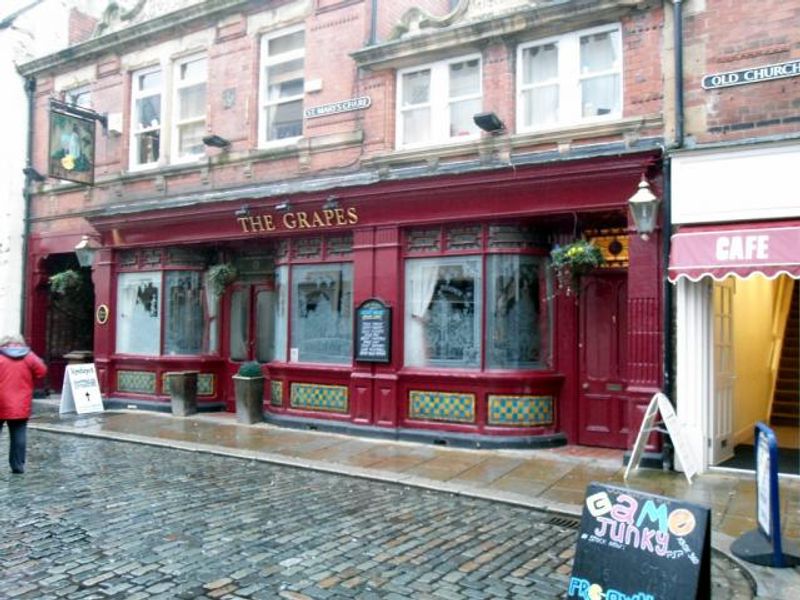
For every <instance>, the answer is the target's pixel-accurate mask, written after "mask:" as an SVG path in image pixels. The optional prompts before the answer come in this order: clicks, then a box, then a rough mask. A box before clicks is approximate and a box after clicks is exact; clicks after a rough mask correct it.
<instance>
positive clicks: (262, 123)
mask: <svg viewBox="0 0 800 600" xmlns="http://www.w3.org/2000/svg"><path fill="white" fill-rule="evenodd" d="M298 31H303V32H305V26H303V25H297V26H295V27H289V28H287V29H281V30H279V31H274V32H272V33H269V34H265V35H263V36H261V48H260V50H259V51H260V55H259V56H260V58H259V65H258V90H259V91H258V98H259V101H258V146H259V148H266V147H271V146H285V145H287V144H292V143H294V142H296V141H297V140H299V139H300V138H302V137H303V135H302V133H301V134H300V135H298V136H294V137H290V138H281V139H278V140H269V139H267V108H268V107H270V106H277V105H279V104H286V103H288V102H296V101H297V100H303V101H305V81H306V79H305V57H306V42H305V40H304V42H303V47H302V48H301V49H299V50H293V51H291V52H284V53H283V54H280V55H279V56H278V57H270V56H269V54H268V51H269V41H270V40H273V39H275V38H279V37H284V36H286V35H291V34H293V33H297V32H298ZM298 58H302V59H303V92H302V93H300V94H296V95H294V96H288V97H286V98H281V99H279V100H269V99H268V97H267V89H266V85H267V77H266V70H267V67H269V66H272V65H279V64H282V63H287V62H291V61H293V60H297V59H298ZM303 129H305V123H304V124H303Z"/></svg>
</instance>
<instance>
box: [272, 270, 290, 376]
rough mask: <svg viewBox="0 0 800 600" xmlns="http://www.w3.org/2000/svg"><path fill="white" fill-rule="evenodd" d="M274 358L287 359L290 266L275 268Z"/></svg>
mask: <svg viewBox="0 0 800 600" xmlns="http://www.w3.org/2000/svg"><path fill="white" fill-rule="evenodd" d="M273 310H274V313H273V317H272V322H273V323H274V328H273V332H274V336H275V341H274V344H273V346H274V348H275V350H274V352H275V354H274V357H273V358H274V360H280V361H284V362H285V361H286V348H287V343H288V341H289V339H288V333H289V267H287V266H285V265H284V266H281V267H278V268H277V269H275V303H274V305H273Z"/></svg>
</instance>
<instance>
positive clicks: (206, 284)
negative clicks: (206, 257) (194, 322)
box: [203, 272, 220, 354]
mask: <svg viewBox="0 0 800 600" xmlns="http://www.w3.org/2000/svg"><path fill="white" fill-rule="evenodd" d="M203 291H204V292H205V297H206V314H207V316H208V319H207V321H206V328H207V329H206V344H205V349H206V352H208V353H209V354H215V353H216V352H217V351H219V300H220V298H219V296H217V294H216V293H214V286H213V285H212V284H211V282H210V281H209V280H208V273H207V272H206V274H205V275H204V276H203Z"/></svg>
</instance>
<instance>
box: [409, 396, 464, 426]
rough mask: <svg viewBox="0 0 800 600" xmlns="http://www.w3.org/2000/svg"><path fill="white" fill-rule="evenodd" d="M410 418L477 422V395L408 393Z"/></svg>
mask: <svg viewBox="0 0 800 600" xmlns="http://www.w3.org/2000/svg"><path fill="white" fill-rule="evenodd" d="M408 404H409V407H408V416H409V417H410V418H411V419H417V420H427V421H451V422H454V423H474V422H475V394H462V393H459V392H427V391H425V392H423V391H411V392H409V393H408Z"/></svg>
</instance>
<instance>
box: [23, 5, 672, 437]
mask: <svg viewBox="0 0 800 600" xmlns="http://www.w3.org/2000/svg"><path fill="white" fill-rule="evenodd" d="M186 4H187V6H186V7H184V8H183V9H182V10H178V11H176V12H173V13H169V14H159V15H148V14H147V12H146V10H145V11H144V12H143V13H142V14H141V15H140V16H139V17H140V18H139V21H136V19H135V18H134V19H133V20H132V21H131V22H126V23H117V22H114V21H112V20H109V21H108V22H102V23H100V24H99V26H98V27H97V28H96V29H95V34H94V35H93V37H91V38H89V39H87V40H84V41H82V42H80V43H77V44H76V45H74V46H73V47H71V48H70V49H69V50H67V51H65V52H63V53H60V54H58V55H52V56H48V57H44V58H42V59H38V60H36V61H33V62H31V63H28V64H27V65H24V66H23V68H22V72H23V74H24V75H25V76H27V77H29V78H31V79H33V78H35V80H36V84H37V85H36V91H35V92H34V93H33V95H32V99H33V107H34V108H33V110H34V127H33V140H34V148H33V153H32V156H31V161H32V165H33V166H34V167H35V168H37V169H39V170H41V171H44V170H46V169H45V165H47V161H48V159H50V158H52V156H53V155H52V148H48V145H47V142H48V137H47V131H48V128H47V123H48V108H49V106H50V99H51V98H53V97H56V98H59V99H62V100H65V101H67V102H70V101H72V100H73V99H75V98H76V97H77V96H76V95H75V94H73V92H75V91H76V90H77V91H81V90H87V92H86V93H87V94H88V95H89V99H88V100H86V99H82V100H81V101H82V102H84V101H85V102H86V104H83V106H84V107H87V108H90V109H91V110H93V111H96V112H97V113H99V114H103V115H106V117H107V123H106V125H105V126H104V127H102V128H101V126H100V125H98V133H97V136H96V140H95V155H94V164H93V166H94V185H93V186H91V187H84V186H77V185H73V184H70V183H64V182H56V181H53V180H52V179H51V180H49V181H48V182H45V183H39V184H31V202H30V209H29V210H30V236H29V258H28V278H27V286H28V291H29V293H28V294H27V304H26V319H25V323H26V328H25V333H26V335H27V336H28V337H29V339H30V341H31V343H32V345H33V347H34V348H35V349H36V350H37V351H40V352H42V353H43V354H44V355H46V356H47V357H48V358H49V359H50V361H51V363H53V364H57V363H58V360H59V358H60V355H61V353H62V352H63V351H64V350H74V349H77V348H70V347H69V346H68V344H69V343H73V344H75V343H76V342H75V341H74V340H75V339H76V338H75V336H72V338H70V336H69V335H66V334H63V330H64V329H65V328H67V325H68V322H72V323H74V322H75V319H72V320H71V321H70V320H69V319H65V318H63V316H59V314H61V312H63V310H62V308H63V306H60V305H59V302H63V299H59V298H56V297H54V295H53V293H52V291H51V290H50V285H49V281H50V278H51V277H52V276H53V275H55V274H57V273H59V272H60V271H61V270H63V269H64V268H66V267H72V268H73V269H77V270H78V271H79V272H81V273H83V274H84V276H85V277H86V280H87V284H88V282H89V277H90V281H91V286H92V293H93V296H92V299H91V302H90V304H89V306H88V309H87V308H86V307H84V310H85V311H88V316H89V318H91V319H92V321H93V335H92V336H91V338H92V341H91V346H92V347H91V350H92V353H93V361H94V363H95V365H96V367H97V371H98V375H99V380H100V384H101V388H102V390H103V392H104V394H105V395H106V396H107V402H108V406H122V407H125V406H129V405H136V406H138V407H142V408H152V409H156V410H168V409H169V393H168V386H167V383H166V377H165V374H167V373H171V372H175V371H185V370H192V371H197V372H199V378H198V401H199V405H200V408H201V409H204V410H228V411H232V410H235V401H234V395H233V383H232V375H234V374H235V373H236V372H237V370H238V369H239V367H240V365H241V364H242V363H244V362H248V361H257V362H259V363H260V364H261V370H262V372H263V374H264V375H265V377H266V378H267V384H266V387H265V395H264V406H263V409H264V414H265V417H266V418H267V420H269V421H272V422H275V423H279V424H285V425H290V426H299V427H313V428H320V429H324V428H328V429H336V430H341V431H346V432H350V433H355V434H368V435H384V436H389V437H402V438H410V439H428V440H432V441H437V442H442V443H463V444H470V445H481V446H493V445H495V446H503V445H506V446H523V447H531V446H537V445H538V446H541V445H553V444H559V443H564V442H565V441H569V442H570V443H577V444H583V445H591V446H605V447H614V448H624V447H627V446H629V444H630V442H631V441H632V439H633V436H635V433H636V427H637V426H638V424H639V422H640V420H641V415H642V413H643V411H644V408H645V407H646V405H647V402H648V401H649V400H650V397H651V396H652V394H653V393H654V392H655V391H658V390H659V389H660V386H661V384H662V364H663V358H662V356H663V351H662V345H663V340H662V333H663V325H662V323H663V317H662V297H663V294H664V265H663V257H662V251H661V248H662V245H661V239H660V238H661V233H660V229H658V228H657V229H656V231H655V232H653V233H652V234H651V235H650V236H649V238H648V239H643V238H642V237H640V236H639V235H637V233H636V231H635V229H634V227H633V224H632V222H631V220H630V216H629V211H628V199H629V197H630V196H631V195H632V194H633V193H634V192H635V191H636V189H637V185H638V184H639V182H640V180H641V179H642V178H643V177H644V178H645V179H646V180H647V181H648V182H649V184H650V186H651V187H652V189H653V191H654V192H655V193H656V194H657V195H660V193H661V189H662V172H661V160H662V152H661V144H662V139H663V131H664V123H663V117H662V113H663V110H664V109H663V97H662V92H661V90H662V77H663V75H662V73H661V53H662V49H661V46H662V43H663V39H664V33H663V9H662V8H661V3H655V2H654V3H647V2H645V3H636V4H635V5H633V4H632V3H630V2H622V1H610V0H593V1H591V2H567V3H564V2H557V3H546V2H545V3H541V2H539V3H536V4H535V5H534V4H533V3H530V2H524V1H520V0H506V1H503V2H494V3H491V2H490V3H482V2H469V1H462V2H459V3H449V2H445V1H441V2H435V1H432V2H428V3H427V4H426V6H425V10H423V9H422V8H418V7H412V4H411V3H406V2H392V3H386V7H384V5H383V4H380V3H377V2H372V3H369V2H359V1H352V0H350V1H332V0H331V1H327V2H326V1H322V0H317V1H314V2H312V1H295V2H269V3H266V5H265V4H264V3H254V2H247V1H243V0H227V1H225V2H217V3H213V5H214V6H213V7H209V6H207V4H208V3H192V2H187V3H186ZM452 4H455V6H451V5H452ZM389 6H391V8H389ZM476 115H478V116H479V118H477V119H476V118H474V117H475V116H476ZM479 124H480V125H479ZM65 152H67V150H63V151H62V154H64V153H65ZM59 156H61V155H59ZM62 158H63V157H62ZM74 164H77V163H72V162H69V161H67V162H66V163H63V162H62V165H66V166H65V167H64V168H68V167H70V165H74ZM82 236H88V237H87V239H88V240H89V243H90V245H92V246H94V247H95V248H96V250H97V252H96V256H95V257H94V262H93V264H92V266H91V270H90V271H89V269H86V268H84V269H80V268H77V266H76V265H75V264H73V262H72V261H73V260H74V259H73V256H74V248H75V246H76V245H77V244H78V243H79V242H80V240H81V239H82ZM576 240H588V241H590V242H592V243H593V244H594V245H595V246H596V247H598V248H599V249H600V250H601V252H602V254H603V256H604V259H605V261H604V264H602V265H601V266H598V267H596V268H594V269H592V270H590V271H588V272H586V273H585V274H583V275H582V276H581V277H580V278H579V279H575V280H568V281H566V283H567V284H568V285H567V286H566V287H565V286H564V285H560V284H563V283H565V282H564V281H560V280H559V279H558V278H557V277H556V276H555V274H554V271H553V269H552V268H551V264H550V256H551V252H552V250H553V249H554V248H556V247H559V246H560V247H564V246H565V245H567V244H570V243H571V242H574V241H576ZM374 306H378V307H380V308H382V309H385V311H384V312H382V313H381V314H382V318H381V319H380V320H379V323H378V325H376V327H377V328H378V329H377V333H376V331H375V329H374V327H373V329H370V331H371V332H372V334H374V335H373V337H372V338H369V339H368V336H367V334H366V333H365V331H366V329H365V325H364V323H365V321H364V318H365V315H366V314H367V313H366V308H367V307H374ZM59 332H62V333H61V334H60V333H59ZM365 336H367V337H365ZM375 336H377V337H375ZM370 343H372V344H375V345H376V348H373V350H374V356H375V357H378V358H371V355H370V353H369V352H364V351H363V345H364V344H370ZM65 344H67V345H66V346H65ZM84 349H86V348H84ZM359 349H361V350H362V352H361V353H360V354H359ZM59 385H60V382H59V381H51V386H52V387H55V388H57V387H58V386H59Z"/></svg>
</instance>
